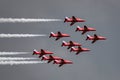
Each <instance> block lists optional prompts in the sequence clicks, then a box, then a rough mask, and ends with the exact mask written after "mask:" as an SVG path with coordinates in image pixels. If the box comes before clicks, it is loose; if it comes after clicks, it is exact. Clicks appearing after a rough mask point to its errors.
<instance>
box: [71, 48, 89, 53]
mask: <svg viewBox="0 0 120 80" xmlns="http://www.w3.org/2000/svg"><path fill="white" fill-rule="evenodd" d="M72 51H73V52H76V55H78V54H79V53H80V52H86V51H90V49H88V48H82V47H80V46H78V48H74V47H72V48H71V50H70V52H72Z"/></svg>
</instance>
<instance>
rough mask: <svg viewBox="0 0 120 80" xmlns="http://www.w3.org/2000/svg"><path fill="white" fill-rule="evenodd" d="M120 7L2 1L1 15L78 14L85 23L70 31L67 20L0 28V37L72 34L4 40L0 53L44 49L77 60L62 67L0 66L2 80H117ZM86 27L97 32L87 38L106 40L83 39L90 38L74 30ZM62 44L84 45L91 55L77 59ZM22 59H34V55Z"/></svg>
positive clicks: (93, 1)
mask: <svg viewBox="0 0 120 80" xmlns="http://www.w3.org/2000/svg"><path fill="white" fill-rule="evenodd" d="M119 3H120V1H119V0H0V17H5V18H8V17H12V18H56V19H64V17H65V16H68V17H70V16H73V15H74V16H77V17H80V18H83V19H85V20H86V22H85V23H76V24H75V25H74V26H72V27H70V26H69V23H66V24H65V23H63V22H46V23H44V22H43V23H25V24H24V23H15V24H13V23H7V24H5V23H3V24H0V33H6V34H8V33H15V34H19V33H20V34H27V33H29V34H47V35H49V33H50V32H51V31H53V32H57V31H61V32H64V33H68V34H70V35H71V37H70V38H63V39H60V40H59V41H57V42H55V41H54V39H53V38H51V39H49V38H48V37H39V38H18V39H14V38H12V39H0V44H1V47H0V51H15V52H16V51H23V52H26V51H28V52H30V51H31V52H32V50H33V49H34V48H35V49H40V48H43V49H47V50H50V51H53V52H54V53H55V55H57V56H60V57H62V58H64V59H68V60H72V61H73V62H74V64H73V65H65V66H63V67H61V68H58V67H57V65H53V64H33V65H31V64H30V65H19V66H0V78H1V80H7V79H9V80H73V79H74V80H119V79H120V76H119V74H120V62H119V61H120V58H119V57H120V53H119V52H120V51H119V45H120V43H119V41H120V38H119V30H120V27H119V25H120V20H119V19H120V10H119V9H120V5H119ZM84 24H86V25H88V26H90V27H94V28H96V29H97V31H96V32H90V33H88V34H90V35H93V34H94V33H96V34H99V35H102V36H105V37H107V40H106V41H98V42H96V43H95V44H91V41H85V38H86V35H81V33H79V32H75V31H74V30H75V28H76V26H77V25H79V26H83V25H84ZM62 40H65V41H69V40H73V41H77V42H80V43H81V44H83V47H87V48H90V49H91V51H90V52H88V53H83V54H80V55H78V56H76V55H75V54H74V53H70V52H69V51H68V50H67V49H66V47H61V42H62ZM20 56H22V57H24V56H27V57H32V55H31V54H29V55H20ZM5 57H7V56H5ZM13 57H14V56H13ZM33 57H35V56H33Z"/></svg>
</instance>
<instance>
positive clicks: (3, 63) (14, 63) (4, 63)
mask: <svg viewBox="0 0 120 80" xmlns="http://www.w3.org/2000/svg"><path fill="white" fill-rule="evenodd" d="M39 63H46V61H0V65H19V64H39Z"/></svg>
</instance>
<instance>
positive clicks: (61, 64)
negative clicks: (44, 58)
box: [53, 59, 73, 67]
mask: <svg viewBox="0 0 120 80" xmlns="http://www.w3.org/2000/svg"><path fill="white" fill-rule="evenodd" d="M53 64H60V65H59V67H61V66H63V65H64V64H73V62H72V61H69V60H64V59H61V60H55V61H54V62H53Z"/></svg>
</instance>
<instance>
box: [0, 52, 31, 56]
mask: <svg viewBox="0 0 120 80" xmlns="http://www.w3.org/2000/svg"><path fill="white" fill-rule="evenodd" d="M30 53H31V52H0V55H19V54H30Z"/></svg>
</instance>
